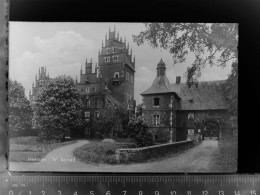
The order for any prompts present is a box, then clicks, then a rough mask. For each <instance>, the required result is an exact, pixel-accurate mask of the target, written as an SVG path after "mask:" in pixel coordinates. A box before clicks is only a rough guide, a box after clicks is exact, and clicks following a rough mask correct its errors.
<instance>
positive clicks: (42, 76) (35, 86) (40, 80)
mask: <svg viewBox="0 0 260 195" xmlns="http://www.w3.org/2000/svg"><path fill="white" fill-rule="evenodd" d="M49 80H50V77H49V73H48V75H47V72H46V67H45V68H44V67H40V68H39V73H38V77H37V74H36V75H35V83H34V82H33V83H32V91H31V90H30V91H29V100H30V102H33V101H34V100H35V96H36V94H37V93H38V91H39V90H40V88H41V87H42V86H43V85H44V84H45V83H46V82H48V81H49Z"/></svg>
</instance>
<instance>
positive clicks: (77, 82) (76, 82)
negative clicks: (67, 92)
mask: <svg viewBox="0 0 260 195" xmlns="http://www.w3.org/2000/svg"><path fill="white" fill-rule="evenodd" d="M76 83H78V77H77V75H76Z"/></svg>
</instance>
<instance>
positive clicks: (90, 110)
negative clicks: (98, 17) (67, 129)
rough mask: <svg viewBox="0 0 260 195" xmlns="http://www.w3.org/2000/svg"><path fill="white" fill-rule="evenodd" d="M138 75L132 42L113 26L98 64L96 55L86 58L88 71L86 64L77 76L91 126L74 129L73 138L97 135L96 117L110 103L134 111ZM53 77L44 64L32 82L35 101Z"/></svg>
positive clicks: (31, 95) (113, 132)
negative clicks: (135, 83)
mask: <svg viewBox="0 0 260 195" xmlns="http://www.w3.org/2000/svg"><path fill="white" fill-rule="evenodd" d="M93 66H95V67H93ZM93 68H94V72H93V71H92V69H93ZM134 75H135V57H134V56H133V55H132V49H131V50H130V48H129V43H128V44H127V43H126V39H125V40H124V41H122V37H121V38H120V37H119V33H117V35H116V30H115V28H114V30H113V31H110V28H109V32H108V36H107V34H106V36H105V41H104V42H103V41H102V47H101V50H99V52H98V63H97V64H95V65H93V63H92V58H91V59H90V60H88V59H86V62H85V64H84V71H83V69H82V66H81V69H80V77H79V81H78V79H77V77H76V80H75V83H76V85H77V88H78V90H80V91H81V92H83V93H84V94H85V95H86V100H85V113H84V116H85V120H86V122H87V125H86V126H85V127H84V128H83V130H82V129H79V130H74V131H73V132H72V134H73V135H72V137H92V136H95V132H93V131H92V128H91V127H92V123H93V120H95V119H98V118H99V116H100V114H101V113H102V111H103V110H104V108H105V107H106V106H107V105H113V106H114V107H119V106H122V107H123V108H125V109H127V110H128V111H129V112H130V113H131V112H133V111H134V109H135V100H134ZM49 79H50V78H49V75H46V68H44V67H41V68H40V69H39V76H38V79H37V75H36V78H35V85H34V83H33V84H32V93H31V91H30V92H29V100H30V101H31V102H33V101H34V100H35V95H36V93H37V92H38V91H39V90H40V88H41V87H42V86H43V84H44V83H45V82H47V81H48V80H49ZM122 129H123V127H122V124H120V123H118V124H115V125H114V127H113V128H112V129H111V132H108V134H110V135H116V134H117V133H118V132H119V131H122Z"/></svg>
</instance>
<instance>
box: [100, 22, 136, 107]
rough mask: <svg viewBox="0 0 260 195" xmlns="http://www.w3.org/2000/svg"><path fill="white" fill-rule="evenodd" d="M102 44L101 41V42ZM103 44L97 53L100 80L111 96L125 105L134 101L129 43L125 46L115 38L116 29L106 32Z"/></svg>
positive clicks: (133, 65)
mask: <svg viewBox="0 0 260 195" xmlns="http://www.w3.org/2000/svg"><path fill="white" fill-rule="evenodd" d="M102 42H103V41H102ZM104 43H105V44H102V48H101V50H100V52H99V53H98V54H99V55H98V67H99V73H101V74H102V78H103V79H104V80H106V81H108V83H109V86H110V87H109V89H110V90H111V92H112V94H113V96H114V97H115V98H116V99H117V100H118V101H119V102H121V103H123V104H125V105H127V104H128V103H130V102H131V101H133V99H134V74H135V61H132V52H131V53H130V50H129V43H128V44H127V45H126V40H125V42H123V41H122V38H121V39H120V38H119V33H117V36H116V29H115V27H114V30H113V31H110V28H109V32H108V37H107V36H106V39H105V42H104Z"/></svg>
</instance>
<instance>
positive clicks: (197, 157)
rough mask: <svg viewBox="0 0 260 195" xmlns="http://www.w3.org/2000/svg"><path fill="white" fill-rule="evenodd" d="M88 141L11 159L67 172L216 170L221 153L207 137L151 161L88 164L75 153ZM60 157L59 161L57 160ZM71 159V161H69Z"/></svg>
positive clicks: (18, 166)
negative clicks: (38, 158) (31, 158)
mask: <svg viewBox="0 0 260 195" xmlns="http://www.w3.org/2000/svg"><path fill="white" fill-rule="evenodd" d="M87 143H88V141H82V140H81V141H78V142H77V143H74V144H71V145H67V146H64V147H61V148H58V149H55V150H53V151H52V152H50V153H49V154H48V155H47V156H46V157H45V159H46V160H44V159H43V160H42V162H38V163H26V162H10V163H9V166H10V170H12V171H56V172H60V171H63V172H64V171H66V172H70V171H71V172H216V170H213V169H214V167H215V165H216V162H215V161H214V157H215V156H216V155H217V154H218V152H219V149H218V141H217V140H204V141H203V142H202V143H201V144H200V145H197V146H195V147H193V148H190V149H188V150H186V151H185V152H183V153H180V154H175V155H173V156H172V157H168V158H165V159H162V160H160V161H155V162H150V163H137V164H130V165H114V166H111V165H105V164H99V165H96V164H84V163H81V162H78V161H77V160H76V159H75V158H74V157H73V155H72V152H73V150H74V149H75V148H77V147H80V146H82V145H84V144H87ZM55 159H56V160H55ZM66 159H67V161H66Z"/></svg>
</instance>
